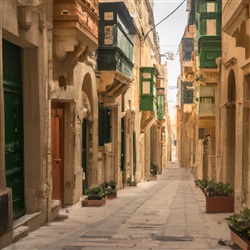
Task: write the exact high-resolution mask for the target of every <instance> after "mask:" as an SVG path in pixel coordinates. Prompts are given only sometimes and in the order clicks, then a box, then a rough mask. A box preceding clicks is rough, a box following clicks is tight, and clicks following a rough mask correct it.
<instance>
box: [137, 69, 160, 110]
mask: <svg viewBox="0 0 250 250" xmlns="http://www.w3.org/2000/svg"><path fill="white" fill-rule="evenodd" d="M140 73H141V89H140V92H141V100H140V109H141V110H147V111H154V110H156V103H157V98H156V84H155V74H156V69H155V67H141V69H140Z"/></svg>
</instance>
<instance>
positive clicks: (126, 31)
mask: <svg viewBox="0 0 250 250" xmlns="http://www.w3.org/2000/svg"><path fill="white" fill-rule="evenodd" d="M99 11H100V20H99V36H98V42H99V47H98V58H97V69H98V75H99V77H100V85H99V89H98V91H99V93H100V95H102V96H103V97H108V98H116V97H117V96H119V95H121V94H123V93H125V92H126V91H127V89H128V88H129V87H130V84H131V82H132V80H133V75H132V72H133V67H134V64H133V59H134V42H133V40H134V35H135V34H136V33H137V30H136V26H135V24H134V22H133V18H132V17H131V16H130V14H129V11H128V9H127V7H126V5H125V4H124V2H100V3H99Z"/></svg>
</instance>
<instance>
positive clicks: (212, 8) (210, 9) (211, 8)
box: [207, 3, 215, 12]
mask: <svg viewBox="0 0 250 250" xmlns="http://www.w3.org/2000/svg"><path fill="white" fill-rule="evenodd" d="M207 12H215V3H207Z"/></svg>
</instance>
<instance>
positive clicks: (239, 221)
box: [225, 208, 250, 241]
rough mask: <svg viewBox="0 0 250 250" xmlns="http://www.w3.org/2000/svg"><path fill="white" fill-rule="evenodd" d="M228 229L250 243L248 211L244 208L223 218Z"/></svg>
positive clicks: (249, 211)
mask: <svg viewBox="0 0 250 250" xmlns="http://www.w3.org/2000/svg"><path fill="white" fill-rule="evenodd" d="M225 219H226V220H227V223H228V225H229V227H230V228H231V229H232V230H233V231H235V232H236V233H238V234H239V235H240V236H241V237H243V238H245V239H247V240H249V241H250V209H249V208H245V209H243V210H242V211H240V212H239V213H235V214H233V215H230V216H229V217H227V218H225Z"/></svg>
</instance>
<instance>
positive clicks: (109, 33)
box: [104, 26, 114, 45]
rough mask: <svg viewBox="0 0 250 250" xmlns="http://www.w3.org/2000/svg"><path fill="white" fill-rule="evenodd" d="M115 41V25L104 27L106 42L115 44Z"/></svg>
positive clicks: (106, 43)
mask: <svg viewBox="0 0 250 250" xmlns="http://www.w3.org/2000/svg"><path fill="white" fill-rule="evenodd" d="M113 42H114V33H113V26H105V27H104V44H105V45H113Z"/></svg>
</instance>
